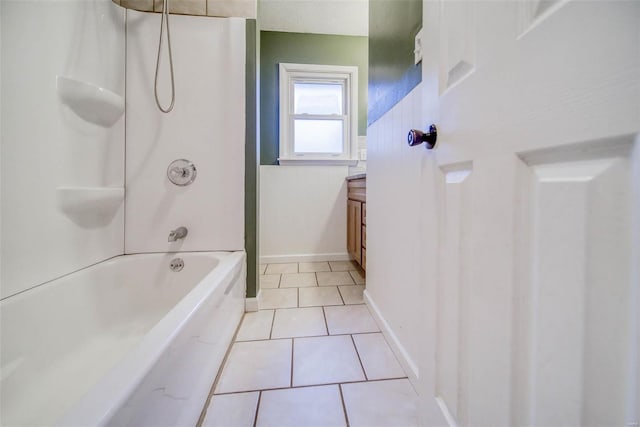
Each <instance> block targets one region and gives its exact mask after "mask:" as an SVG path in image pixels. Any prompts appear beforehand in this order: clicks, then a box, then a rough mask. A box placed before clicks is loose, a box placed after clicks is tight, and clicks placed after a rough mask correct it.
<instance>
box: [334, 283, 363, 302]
mask: <svg viewBox="0 0 640 427" xmlns="http://www.w3.org/2000/svg"><path fill="white" fill-rule="evenodd" d="M339 288H340V295H342V299H343V300H344V303H345V304H364V296H363V292H364V286H362V285H356V286H340V287H339Z"/></svg>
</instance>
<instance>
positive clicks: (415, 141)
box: [407, 125, 438, 150]
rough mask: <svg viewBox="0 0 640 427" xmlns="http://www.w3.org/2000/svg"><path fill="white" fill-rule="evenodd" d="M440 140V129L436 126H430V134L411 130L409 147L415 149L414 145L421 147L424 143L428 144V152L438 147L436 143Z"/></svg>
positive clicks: (408, 141)
mask: <svg viewBox="0 0 640 427" xmlns="http://www.w3.org/2000/svg"><path fill="white" fill-rule="evenodd" d="M437 140H438V128H436V125H431V126H429V132H422V131H420V130H417V129H411V130H410V131H409V135H408V136H407V143H408V144H409V146H411V147H413V146H414V145H420V144H422V143H423V142H426V144H425V145H426V147H427V149H428V150H431V149H432V148H433V147H435V146H436V141H437Z"/></svg>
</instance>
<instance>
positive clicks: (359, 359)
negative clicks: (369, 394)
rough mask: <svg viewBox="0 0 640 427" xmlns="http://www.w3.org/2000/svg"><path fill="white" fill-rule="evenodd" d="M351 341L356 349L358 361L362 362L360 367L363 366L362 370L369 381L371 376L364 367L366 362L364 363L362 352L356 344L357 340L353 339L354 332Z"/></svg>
mask: <svg viewBox="0 0 640 427" xmlns="http://www.w3.org/2000/svg"><path fill="white" fill-rule="evenodd" d="M350 337H351V342H352V343H353V347H354V348H355V350H356V355H357V356H358V361H359V362H360V367H361V368H362V372H363V373H364V378H365V380H367V381H369V376H368V375H367V371H366V370H365V369H364V364H363V363H362V358H361V357H360V352H359V351H358V346H357V345H356V340H354V339H353V334H351V335H350Z"/></svg>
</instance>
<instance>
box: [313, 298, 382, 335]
mask: <svg viewBox="0 0 640 427" xmlns="http://www.w3.org/2000/svg"><path fill="white" fill-rule="evenodd" d="M324 313H325V316H326V318H327V326H328V327H329V334H330V335H337V334H361V333H366V332H379V331H380V329H378V325H376V322H375V320H373V317H372V316H371V313H369V309H368V308H367V306H366V305H344V306H335V307H325V309H324Z"/></svg>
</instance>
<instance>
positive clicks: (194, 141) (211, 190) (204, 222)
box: [126, 11, 245, 253]
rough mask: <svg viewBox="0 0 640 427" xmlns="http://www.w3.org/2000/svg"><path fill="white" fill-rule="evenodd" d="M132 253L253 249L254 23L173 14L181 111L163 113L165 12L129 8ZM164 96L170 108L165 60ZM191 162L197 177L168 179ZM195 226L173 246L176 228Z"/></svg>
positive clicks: (178, 107)
mask: <svg viewBox="0 0 640 427" xmlns="http://www.w3.org/2000/svg"><path fill="white" fill-rule="evenodd" d="M127 13H128V15H127V18H128V19H127V166H126V169H127V178H126V180H127V201H126V253H138V252H166V251H179V250H184V251H198V250H242V249H243V248H244V145H245V140H244V126H245V102H244V101H245V95H244V91H245V21H244V19H239V18H229V19H220V18H208V17H193V16H179V15H172V16H171V21H170V22H171V37H172V48H173V63H174V69H175V89H176V99H175V107H174V109H173V111H172V112H170V113H169V114H163V113H161V112H160V111H159V110H158V108H157V107H156V104H155V100H154V94H153V79H154V70H155V65H156V49H157V43H158V33H159V24H160V15H159V14H145V13H139V12H134V11H128V12H127ZM163 61H164V62H162V63H161V65H163V67H162V71H161V77H162V78H161V79H160V82H159V87H160V93H161V99H162V100H163V102H164V104H165V105H168V99H169V95H168V94H169V87H170V83H169V79H168V75H169V74H168V72H167V69H168V67H167V64H168V61H167V60H166V57H165V58H164V60H163ZM181 158H184V159H188V160H191V161H193V162H194V163H195V165H196V167H197V178H196V180H195V182H194V183H193V184H191V185H190V186H188V187H177V186H175V185H173V184H171V183H170V182H169V181H168V179H167V177H166V170H167V167H168V165H169V163H171V162H172V161H173V160H175V159H181ZM179 226H185V227H187V228H188V229H189V234H188V236H187V237H186V239H184V241H178V242H176V243H169V242H167V237H168V235H169V232H170V230H173V229H175V228H177V227H179Z"/></svg>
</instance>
